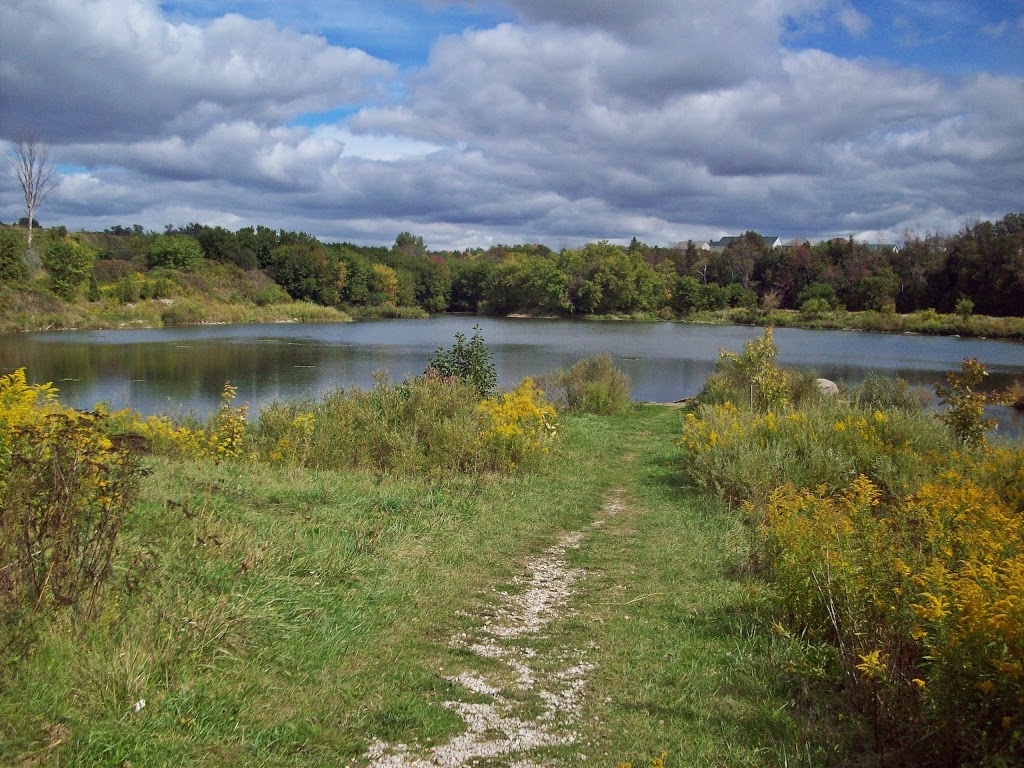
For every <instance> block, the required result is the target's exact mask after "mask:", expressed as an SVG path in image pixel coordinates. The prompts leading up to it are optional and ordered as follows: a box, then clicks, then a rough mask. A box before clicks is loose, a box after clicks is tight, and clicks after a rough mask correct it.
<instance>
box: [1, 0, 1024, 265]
mask: <svg viewBox="0 0 1024 768" xmlns="http://www.w3.org/2000/svg"><path fill="white" fill-rule="evenodd" d="M260 2H261V3H262V0H260ZM203 3H204V4H203V5H202V10H203V14H204V15H202V16H201V17H200V16H190V15H188V14H186V13H184V12H183V11H180V10H179V11H176V12H175V14H176V15H175V16H174V17H173V18H171V17H167V16H166V15H163V14H162V12H161V10H160V8H159V7H158V6H157V5H156V4H155V3H153V2H143V0H132V1H131V2H130V3H128V4H126V5H125V4H122V3H120V2H118V3H115V2H113V0H88V2H83V1H82V0H78V1H77V2H72V0H63V1H61V0H37V1H36V2H33V3H29V2H24V1H22V0H15V2H14V3H13V4H11V3H8V4H7V5H5V6H3V8H2V9H0V28H2V29H3V30H5V31H4V32H2V33H0V34H2V35H3V39H2V40H0V43H2V44H3V45H4V46H5V56H4V58H3V60H2V62H0V68H3V69H2V70H0V76H2V77H3V82H4V85H5V90H4V91H3V92H2V93H0V99H2V100H3V101H2V103H0V107H2V109H0V134H3V133H9V132H10V131H12V130H13V128H14V125H15V124H16V123H28V122H30V121H32V120H35V119H43V120H44V122H43V123H42V124H45V125H49V126H51V128H52V129H53V132H54V140H55V141H56V142H57V146H56V147H55V150H56V151H57V153H58V154H59V157H60V159H61V160H62V161H63V162H67V163H69V164H70V165H72V166H73V172H71V173H68V175H67V176H65V179H64V183H63V184H62V185H61V187H60V188H59V189H58V190H56V191H55V193H54V195H53V196H52V197H51V199H50V200H49V201H48V205H47V210H44V211H43V212H42V216H43V220H44V221H50V220H54V219H56V220H57V221H59V222H61V223H66V224H67V225H68V226H71V227H74V226H84V227H87V228H100V229H102V228H103V227H104V226H110V225H112V224H132V223H141V224H143V225H144V226H146V227H152V228H156V229H160V228H162V226H163V225H164V224H167V223H173V224H185V223H188V222H190V221H200V222H203V223H208V224H221V225H223V226H229V227H232V228H237V227H239V226H243V225H248V224H256V223H262V224H267V225H269V226H273V227H283V228H287V229H299V230H304V231H308V232H311V233H313V234H316V235H318V236H321V237H324V238H327V239H339V240H353V241H357V242H374V243H390V242H393V241H394V237H395V234H396V233H397V232H400V231H403V230H409V231H413V232H416V233H417V234H421V235H423V236H424V237H425V239H426V241H427V242H428V243H429V244H430V245H432V246H433V247H466V246H474V245H486V244H488V243H491V242H506V243H507V242H515V241H524V240H528V241H540V242H545V243H547V244H549V245H551V246H553V247H558V246H560V245H563V244H564V245H575V244H578V243H580V242H584V241H586V240H595V239H601V238H609V239H614V240H628V239H629V238H630V237H632V236H633V235H637V236H638V237H640V238H641V239H643V240H646V241H648V242H654V243H663V244H666V243H672V242H675V241H677V240H685V239H687V238H689V237H702V236H718V235H721V234H724V233H729V232H741V231H744V230H746V229H752V228H753V229H759V230H762V231H767V232H775V233H777V234H779V235H782V236H796V235H804V236H810V237H817V236H825V235H830V234H848V233H849V232H858V233H859V232H872V233H874V232H877V231H879V230H881V231H883V232H887V233H889V236H890V238H892V239H894V238H895V236H896V235H898V233H899V232H900V230H901V229H902V228H903V227H904V226H907V225H908V224H909V225H914V224H918V223H920V224H922V225H923V226H926V227H934V228H945V229H947V230H948V229H950V228H955V227H957V226H959V224H960V223H961V222H962V221H963V220H964V219H965V218H967V217H968V216H980V217H985V218H994V217H999V216H1002V215H1004V214H1005V213H1007V212H1009V211H1012V210H1015V209H1016V208H1017V207H1019V194H1018V193H1017V191H1019V190H1020V189H1021V188H1024V175H1022V174H1024V170H1022V169H1021V166H1020V163H1019V158H1020V157H1022V156H1024V80H1021V79H1020V78H1014V77H997V76H994V75H979V76H975V77H971V78H969V79H953V78H950V77H945V76H939V75H937V74H931V73H929V72H928V71H927V70H926V69H925V68H923V67H918V68H914V69H910V68H904V67H900V66H898V65H896V64H893V63H891V62H888V63H883V62H880V61H872V60H870V59H868V58H847V57H844V56H840V55H836V54H835V53H828V52H825V51H822V50H817V49H815V48H814V47H813V46H809V45H808V44H806V41H808V40H810V41H813V36H812V35H805V36H803V37H802V38H801V39H804V40H805V44H804V45H802V46H800V47H798V46H796V45H793V44H792V39H791V38H790V37H789V36H786V37H783V36H782V35H783V29H784V28H788V27H787V25H789V24H790V23H791V22H792V21H793V20H794V19H800V20H801V23H806V24H812V23H813V24H816V23H820V24H823V25H825V26H827V27H828V28H829V29H830V30H832V32H833V33H837V32H839V25H845V28H846V30H847V32H848V34H847V35H844V34H842V33H841V32H839V35H840V37H841V39H843V40H844V41H846V42H848V41H849V36H848V35H857V34H861V35H866V34H867V32H868V31H869V29H870V27H869V24H870V20H869V19H867V17H865V16H863V15H862V14H860V12H859V11H857V10H856V9H855V8H854V6H853V4H851V3H849V2H845V0H807V1H806V2H804V1H803V0H795V1H794V2H789V1H787V0H759V2H756V3H751V2H746V1H743V2H741V1H740V0H726V1H725V2H711V1H710V0H699V1H697V2H687V3H683V2H679V1H678V0H638V2H636V3H628V4H626V3H619V4H614V3H604V2H596V0H593V2H589V1H588V2H568V1H567V0H547V1H546V2H540V0H510V2H509V3H507V4H506V5H507V7H508V8H510V9H512V10H511V11H509V12H508V13H506V14H505V15H504V16H501V17H502V18H505V19H513V21H507V20H506V21H504V22H502V23H496V24H492V25H487V26H483V27H472V28H467V29H464V30H460V31H459V32H458V33H456V34H445V35H442V36H440V37H439V38H437V39H436V41H435V42H434V43H433V45H432V47H431V52H430V57H429V60H428V61H426V63H425V64H424V65H423V66H422V67H421V68H419V69H415V70H405V69H400V68H398V67H396V66H394V65H393V64H391V63H389V62H388V61H385V60H382V59H380V58H375V57H372V56H369V55H367V54H365V53H362V52H360V51H358V50H354V49H348V48H341V47H338V46H336V45H331V44H330V43H328V42H327V40H325V39H324V38H323V37H320V36H318V35H310V34H302V33H299V32H296V31H292V30H291V29H289V28H285V27H284V26H282V24H283V23H284V22H283V21H282V19H283V18H285V17H286V16H287V15H288V14H291V15H295V14H297V11H295V9H294V8H290V9H286V10H287V13H285V11H282V13H284V14H285V16H281V15H278V16H275V18H277V19H278V21H276V22H271V21H268V20H263V21H258V20H253V19H248V18H243V17H242V16H240V15H227V16H218V15H217V12H218V9H219V8H220V6H219V5H217V4H215V3H211V2H210V1H209V0H203ZM186 5H187V3H185V2H181V3H177V4H176V6H175V7H176V8H179V9H180V8H181V7H184V6H186ZM428 5H429V3H428ZM451 5H452V4H451V3H444V2H438V3H434V5H433V6H431V7H436V8H440V6H446V7H447V6H451ZM462 5H470V6H473V5H478V6H479V7H480V8H483V7H484V6H483V5H482V4H475V3H463V4H462ZM234 7H241V8H247V7H248V5H242V6H234ZM513 11H514V12H513ZM322 12H324V11H322V9H321V8H320V6H317V5H315V4H314V5H313V6H312V10H310V11H308V13H309V14H310V15H309V16H308V20H307V22H306V24H305V25H301V24H300V23H299V22H295V24H296V26H297V27H301V28H303V29H307V28H312V25H313V24H315V23H319V22H318V19H320V18H321V16H320V14H321V13H322ZM481 13H482V11H481ZM844 14H845V15H844ZM499 15H500V14H499ZM197 18H199V19H200V20H198V21H197V20H196V19H197ZM201 19H208V20H201ZM8 22H16V23H17V25H18V26H17V28H19V29H30V30H33V31H32V32H31V33H26V34H18V33H16V32H11V31H8V30H10V29H13V27H11V25H10V24H8ZM876 23H878V24H879V25H880V24H881V21H880V20H877V19H876ZM396 24H397V25H399V26H401V20H399V21H396ZM18 38H25V39H24V40H21V39H18ZM782 40H785V41H786V43H787V44H786V45H784V44H783V43H782V42H780V41H782ZM12 45H13V46H15V47H14V48H13V49H12V50H14V52H15V53H16V54H17V55H16V56H11V55H6V51H7V50H8V46H12ZM787 46H788V47H787ZM53 50H63V51H66V52H67V56H65V57H55V56H52V55H48V52H49V51H53ZM58 59H59V60H58ZM34 68H35V69H37V70H38V71H36V72H34V71H33V69H34ZM15 78H27V80H26V81H25V82H23V83H15V82H14V80H15ZM8 83H10V84H12V86H11V87H12V88H13V90H9V89H7V84H8ZM41 93H44V94H46V95H47V96H48V97H49V98H45V99H44V98H40V94H41ZM8 107H10V108H8ZM307 112H315V113H317V117H315V118H313V117H311V116H310V115H308V114H306V113H307ZM331 114H335V115H336V116H338V117H337V122H336V123H334V124H327V123H325V124H320V123H324V121H325V120H327V119H328V118H326V117H323V115H331ZM47 121H48V122H47ZM2 186H4V189H2V190H0V191H3V192H4V198H3V200H4V204H5V206H6V207H3V208H0V213H3V215H4V218H5V219H6V218H10V216H11V215H13V214H14V209H13V201H14V198H13V197H12V196H10V195H8V194H7V188H8V184H7V182H4V183H3V185H2Z"/></svg>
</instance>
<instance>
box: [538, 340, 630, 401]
mask: <svg viewBox="0 0 1024 768" xmlns="http://www.w3.org/2000/svg"><path fill="white" fill-rule="evenodd" d="M541 386H542V387H543V388H544V390H545V392H546V393H547V396H548V398H549V399H550V400H551V402H552V403H554V404H555V405H556V406H557V407H558V408H559V409H560V410H564V411H569V412H572V413H595V414H602V415H613V414H617V413H622V412H623V411H625V410H626V409H628V408H629V407H630V400H629V391H630V381H629V376H628V375H627V374H625V373H624V372H623V371H621V370H620V369H619V368H617V367H616V366H615V363H613V362H612V357H611V355H609V354H604V355H598V356H597V357H592V358H588V359H586V360H580V361H579V362H577V363H575V364H573V366H572V367H571V368H570V369H569V370H568V371H566V370H559V371H555V372H554V373H551V374H548V375H547V376H544V377H543V378H542V379H541Z"/></svg>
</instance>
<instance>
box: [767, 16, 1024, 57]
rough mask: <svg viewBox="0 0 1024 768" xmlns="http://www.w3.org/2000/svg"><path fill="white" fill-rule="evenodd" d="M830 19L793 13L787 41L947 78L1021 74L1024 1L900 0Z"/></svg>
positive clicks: (786, 30) (786, 29)
mask: <svg viewBox="0 0 1024 768" xmlns="http://www.w3.org/2000/svg"><path fill="white" fill-rule="evenodd" d="M845 10H846V11H848V12H850V11H852V12H854V14H855V18H856V19H857V22H856V23H850V21H851V19H850V18H849V17H847V19H846V21H847V23H846V24H844V23H843V21H844V19H843V16H842V14H841V13H839V14H834V15H830V16H829V17H827V18H822V17H814V18H810V19H791V20H788V21H787V24H786V25H785V27H784V30H783V36H782V41H783V44H785V45H786V46H787V47H789V48H795V49H805V48H818V49H820V50H823V51H827V52H829V53H832V54H835V55H837V56H842V57H843V58H865V59H872V60H881V61H889V62H892V63H894V64H896V65H899V66H906V67H914V68H920V69H925V70H928V71H932V72H936V73H939V74H943V75H949V76H963V75H972V74H978V73H983V72H987V73H991V74H1003V75H1014V76H1021V75H1024V0H1012V1H1011V2H1006V1H1005V0H977V1H976V2H958V1H953V0H947V1H943V0H938V1H934V0H929V2H920V1H919V0H895V2H884V3H882V2H879V3H868V2H854V3H850V4H849V5H848V6H846V9H845Z"/></svg>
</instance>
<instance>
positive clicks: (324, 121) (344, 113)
mask: <svg viewBox="0 0 1024 768" xmlns="http://www.w3.org/2000/svg"><path fill="white" fill-rule="evenodd" d="M363 106H364V105H360V106H357V107H338V108H337V109H328V110H324V111H323V112H307V113H306V114H303V115H299V116H298V117H296V118H295V119H294V120H292V121H291V122H289V123H288V127H289V128H315V127H316V126H318V125H336V124H337V123H340V122H342V121H343V120H345V119H347V118H349V117H352V115H354V114H355V113H356V112H358V111H359V110H360V109H362V108H363Z"/></svg>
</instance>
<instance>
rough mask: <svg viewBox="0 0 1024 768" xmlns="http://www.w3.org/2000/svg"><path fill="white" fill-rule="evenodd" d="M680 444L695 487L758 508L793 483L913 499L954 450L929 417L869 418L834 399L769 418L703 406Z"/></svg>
mask: <svg viewBox="0 0 1024 768" xmlns="http://www.w3.org/2000/svg"><path fill="white" fill-rule="evenodd" d="M680 444H681V445H682V448H683V457H684V461H683V466H684V472H685V473H686V475H687V478H688V479H689V480H690V481H691V482H692V483H694V484H695V485H696V486H698V487H700V488H702V489H704V490H707V491H710V492H712V493H714V494H716V495H718V496H721V497H723V498H725V499H727V500H729V501H730V502H731V503H734V504H739V503H743V502H752V503H753V504H754V508H755V509H756V508H757V505H758V504H760V503H763V502H764V500H765V499H766V498H767V497H768V495H769V494H770V493H771V492H772V491H774V490H775V489H776V488H778V487H780V486H782V485H785V484H787V483H792V484H793V485H795V486H796V487H798V488H815V487H817V486H818V485H822V484H824V485H826V486H828V487H829V488H843V487H845V486H846V485H847V484H848V483H850V482H851V481H852V480H853V479H854V478H856V477H857V476H858V475H865V476H866V477H868V478H869V479H870V480H871V481H872V482H874V483H875V484H876V485H878V486H879V487H880V488H882V490H883V492H885V493H886V494H887V495H890V496H898V495H902V494H905V493H909V492H912V491H913V490H914V489H916V488H917V487H918V486H919V485H920V484H921V483H922V482H924V481H925V480H926V479H927V478H929V477H930V476H931V475H932V474H933V473H934V472H935V466H936V465H939V466H941V462H943V461H945V460H946V457H947V456H948V455H949V454H950V453H951V452H953V451H954V450H955V445H954V444H953V442H952V441H951V440H950V439H949V437H948V435H947V434H946V432H945V430H943V429H942V427H941V425H940V424H938V423H936V422H935V420H934V419H932V418H930V417H929V416H928V415H927V414H925V413H915V412H907V411H899V410H892V411H885V412H883V411H875V412H873V413H865V412H864V411H863V410H862V409H860V408H859V407H857V406H855V405H851V404H848V403H843V402H838V401H836V400H835V399H821V400H818V401H817V402H815V403H813V404H811V405H808V406H806V407H804V408H801V409H800V410H789V411H785V412H780V413H773V412H769V413H765V414H751V413H749V412H748V411H746V410H740V409H737V408H736V407H735V406H733V405H732V404H731V403H726V404H723V405H700V406H698V407H697V408H696V409H695V410H693V411H691V412H689V413H687V415H686V417H685V419H684V421H683V429H682V436H681V440H680Z"/></svg>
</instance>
